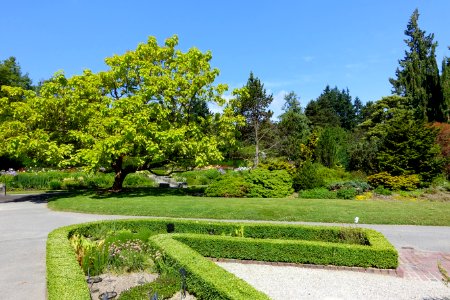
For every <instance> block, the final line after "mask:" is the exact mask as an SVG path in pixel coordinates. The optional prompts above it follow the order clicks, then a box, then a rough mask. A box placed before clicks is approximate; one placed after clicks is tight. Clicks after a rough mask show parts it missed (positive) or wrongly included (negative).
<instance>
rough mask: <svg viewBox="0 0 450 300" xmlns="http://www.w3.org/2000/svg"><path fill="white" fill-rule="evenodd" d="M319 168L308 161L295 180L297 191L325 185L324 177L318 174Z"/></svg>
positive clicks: (295, 176) (294, 184) (294, 185)
mask: <svg viewBox="0 0 450 300" xmlns="http://www.w3.org/2000/svg"><path fill="white" fill-rule="evenodd" d="M318 168H319V166H318V165H317V164H313V163H312V162H311V161H306V162H305V163H304V164H303V166H302V167H301V168H300V169H299V170H298V172H297V173H296V174H295V175H294V178H293V187H294V190H295V191H299V190H308V189H314V188H318V187H322V186H324V185H325V182H324V180H323V177H322V176H320V174H319V172H318Z"/></svg>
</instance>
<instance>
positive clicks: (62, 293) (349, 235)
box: [47, 219, 398, 300]
mask: <svg viewBox="0 0 450 300" xmlns="http://www.w3.org/2000/svg"><path fill="white" fill-rule="evenodd" d="M144 228H145V229H147V230H150V231H152V232H154V233H155V235H154V236H152V237H150V240H149V242H150V243H151V244H152V245H153V246H155V247H156V248H158V249H160V250H161V251H162V252H163V253H164V255H166V257H167V258H168V259H169V260H170V262H171V263H173V264H175V265H177V266H180V267H183V268H185V269H186V270H187V271H188V277H187V282H188V289H189V291H190V292H192V293H194V294H195V295H197V297H198V298H199V299H268V298H267V296H266V295H264V294H262V293H261V292H259V291H256V290H255V289H254V288H253V287H251V286H250V285H248V284H247V283H246V282H244V281H242V280H240V279H238V278H236V277H235V276H234V275H232V274H230V273H228V272H226V271H225V270H223V269H222V268H220V267H218V266H217V265H215V264H214V263H212V262H210V261H209V260H207V259H206V258H204V256H210V257H216V258H236V259H251V260H261V261H281V262H294V263H313V264H333V265H345V266H362V267H378V268H395V267H397V264H398V255H397V251H396V250H395V248H394V247H393V246H392V245H391V244H390V243H389V242H388V241H387V240H386V239H385V238H384V236H383V235H381V234H380V233H378V232H376V231H373V230H369V229H360V228H340V227H325V226H304V225H278V224H258V223H225V222H206V221H184V220H172V219H158V220H155V219H151V220H149V219H147V220H145V219H137V220H114V221H101V222H93V223H86V224H81V225H72V226H67V227H62V228H59V229H56V230H54V231H53V232H51V233H50V234H49V237H48V240H47V290H48V299H50V300H52V299H77V300H78V299H86V300H88V299H90V295H89V290H88V288H87V285H86V283H85V276H84V274H83V272H82V270H81V268H80V267H79V265H78V263H77V261H76V256H75V252H74V249H73V248H72V246H71V245H70V242H69V238H70V237H71V236H72V235H73V234H75V233H77V234H81V235H84V236H94V237H100V236H102V235H105V234H107V233H108V232H111V231H116V230H121V229H128V230H131V231H132V232H138V231H139V230H142V229H144ZM168 233H169V234H168ZM355 236H356V237H357V238H356V239H354V237H355Z"/></svg>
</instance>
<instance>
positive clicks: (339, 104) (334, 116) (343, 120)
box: [305, 86, 356, 130]
mask: <svg viewBox="0 0 450 300" xmlns="http://www.w3.org/2000/svg"><path fill="white" fill-rule="evenodd" d="M305 114H306V116H307V117H308V119H309V120H310V121H311V123H312V124H313V125H314V126H318V127H322V128H325V127H342V128H344V129H347V130H351V129H353V128H354V127H355V125H356V114H355V109H354V106H353V104H352V97H351V96H350V92H349V91H348V89H346V90H342V91H339V89H338V88H337V87H334V88H333V89H331V88H330V87H329V86H327V87H326V88H325V89H324V90H323V92H322V94H321V95H320V96H319V97H318V98H317V99H316V100H312V101H310V102H309V103H308V105H307V106H306V108H305Z"/></svg>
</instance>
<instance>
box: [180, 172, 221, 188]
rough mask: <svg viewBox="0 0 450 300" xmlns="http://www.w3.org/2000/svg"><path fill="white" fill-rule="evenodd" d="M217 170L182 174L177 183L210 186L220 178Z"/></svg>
mask: <svg viewBox="0 0 450 300" xmlns="http://www.w3.org/2000/svg"><path fill="white" fill-rule="evenodd" d="M220 174H221V173H220V172H219V170H217V169H208V170H194V171H187V172H183V173H180V174H178V175H177V176H176V179H177V181H181V182H186V183H187V184H188V185H208V184H210V183H211V182H213V181H214V180H215V179H217V178H218V177H219V176H220Z"/></svg>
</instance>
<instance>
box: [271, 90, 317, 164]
mask: <svg viewBox="0 0 450 300" xmlns="http://www.w3.org/2000/svg"><path fill="white" fill-rule="evenodd" d="M284 100H285V104H284V106H283V110H284V112H283V114H281V115H280V116H279V119H280V122H279V123H278V129H279V133H280V139H281V142H280V152H281V153H280V154H281V155H283V156H286V157H287V158H288V159H289V160H292V161H296V160H298V159H300V156H301V148H300V145H301V144H302V143H306V139H307V138H308V136H309V133H310V130H309V125H308V123H309V120H308V118H307V117H306V116H305V114H304V113H303V110H302V108H301V106H300V101H299V100H298V97H297V95H296V94H295V93H294V92H290V93H288V94H287V95H285V97H284Z"/></svg>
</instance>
